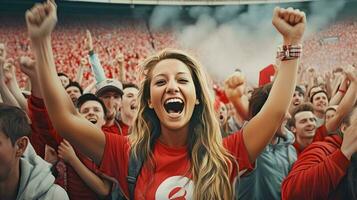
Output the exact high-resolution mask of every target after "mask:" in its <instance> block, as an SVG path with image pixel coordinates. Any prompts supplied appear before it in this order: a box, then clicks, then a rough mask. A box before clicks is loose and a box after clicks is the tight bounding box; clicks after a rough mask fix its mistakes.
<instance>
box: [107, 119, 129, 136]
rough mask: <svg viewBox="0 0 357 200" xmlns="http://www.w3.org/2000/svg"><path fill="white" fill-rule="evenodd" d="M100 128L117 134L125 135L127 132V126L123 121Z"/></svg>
mask: <svg viewBox="0 0 357 200" xmlns="http://www.w3.org/2000/svg"><path fill="white" fill-rule="evenodd" d="M102 130H103V131H105V132H108V133H114V134H119V135H123V136H127V135H128V132H129V126H128V125H126V124H124V123H123V122H121V121H119V122H115V123H114V124H113V125H111V126H103V127H102Z"/></svg>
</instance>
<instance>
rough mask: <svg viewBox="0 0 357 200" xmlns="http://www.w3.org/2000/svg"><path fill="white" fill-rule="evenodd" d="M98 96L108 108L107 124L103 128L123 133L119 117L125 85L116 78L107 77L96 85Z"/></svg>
mask: <svg viewBox="0 0 357 200" xmlns="http://www.w3.org/2000/svg"><path fill="white" fill-rule="evenodd" d="M96 88H97V92H96V96H97V97H98V98H99V99H101V100H102V101H103V102H104V105H105V107H106V109H107V115H106V124H105V125H104V126H103V130H104V131H107V132H111V133H118V134H122V128H121V126H120V123H119V120H118V117H117V116H119V111H120V109H121V100H122V96H123V85H122V83H121V82H119V81H117V80H115V79H105V80H104V81H102V82H100V83H98V84H97V85H96Z"/></svg>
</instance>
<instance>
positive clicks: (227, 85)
mask: <svg viewBox="0 0 357 200" xmlns="http://www.w3.org/2000/svg"><path fill="white" fill-rule="evenodd" d="M244 90H245V77H244V75H243V74H242V73H241V72H235V73H234V74H232V75H231V76H230V77H228V78H227V79H226V80H225V82H224V91H225V93H226V95H227V97H228V99H229V100H231V101H232V99H235V98H240V97H241V96H243V95H244Z"/></svg>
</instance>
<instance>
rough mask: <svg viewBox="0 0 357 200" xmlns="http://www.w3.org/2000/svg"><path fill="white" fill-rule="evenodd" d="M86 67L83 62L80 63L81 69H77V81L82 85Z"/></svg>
mask: <svg viewBox="0 0 357 200" xmlns="http://www.w3.org/2000/svg"><path fill="white" fill-rule="evenodd" d="M85 67H86V66H85V65H84V64H83V63H82V62H81V63H80V65H79V69H78V71H77V74H76V78H75V81H76V82H77V83H79V84H80V85H82V81H83V73H84V69H85Z"/></svg>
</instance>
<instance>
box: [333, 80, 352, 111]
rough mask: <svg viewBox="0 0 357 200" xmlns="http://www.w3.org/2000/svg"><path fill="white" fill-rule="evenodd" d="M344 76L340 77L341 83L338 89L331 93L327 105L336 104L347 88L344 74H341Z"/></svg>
mask: <svg viewBox="0 0 357 200" xmlns="http://www.w3.org/2000/svg"><path fill="white" fill-rule="evenodd" d="M343 77H344V78H343V79H342V82H341V84H339V88H338V91H337V92H336V93H335V95H333V97H332V98H331V99H330V102H329V105H330V106H333V105H338V104H339V103H340V102H341V100H342V98H343V97H344V96H345V93H346V91H347V88H348V79H347V77H346V76H343Z"/></svg>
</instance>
